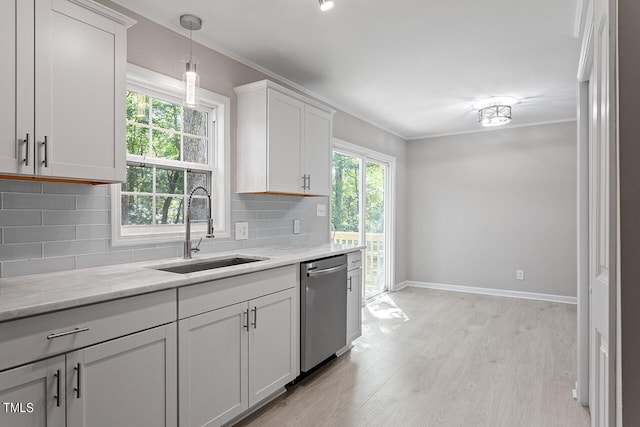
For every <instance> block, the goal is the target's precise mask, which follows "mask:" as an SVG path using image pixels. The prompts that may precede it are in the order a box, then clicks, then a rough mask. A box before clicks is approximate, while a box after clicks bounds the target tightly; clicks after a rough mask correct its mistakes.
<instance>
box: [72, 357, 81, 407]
mask: <svg viewBox="0 0 640 427" xmlns="http://www.w3.org/2000/svg"><path fill="white" fill-rule="evenodd" d="M73 370H74V371H78V376H77V377H76V386H75V387H74V388H73V391H75V392H76V399H80V362H78V363H77V364H76V366H75V367H74V368H73Z"/></svg>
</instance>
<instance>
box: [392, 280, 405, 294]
mask: <svg viewBox="0 0 640 427" xmlns="http://www.w3.org/2000/svg"><path fill="white" fill-rule="evenodd" d="M407 286H409V281H408V280H405V281H404V282H400V283H396V285H395V286H394V287H393V289H392V290H391V292H398V291H399V290H401V289H404V288H406V287H407Z"/></svg>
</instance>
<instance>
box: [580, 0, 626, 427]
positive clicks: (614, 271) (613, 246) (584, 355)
mask: <svg viewBox="0 0 640 427" xmlns="http://www.w3.org/2000/svg"><path fill="white" fill-rule="evenodd" d="M607 4H608V6H607V7H608V9H609V10H608V13H609V34H610V40H609V61H610V63H609V75H610V79H611V81H610V83H609V118H608V121H609V138H610V144H613V151H614V154H615V155H613V156H611V159H610V163H609V167H610V170H609V174H610V187H609V191H610V206H609V215H610V225H609V231H610V233H609V242H608V245H609V253H610V262H609V264H610V272H611V273H610V286H609V306H608V310H609V331H608V332H609V343H608V344H609V345H608V350H609V360H610V371H609V373H610V376H609V378H610V380H609V381H610V384H611V385H612V387H611V389H610V390H609V422H610V425H615V423H616V421H617V422H618V423H620V422H621V404H622V399H621V381H622V372H621V363H620V356H621V343H620V308H619V307H620V297H619V296H620V259H619V257H618V253H619V252H618V251H619V247H620V230H619V204H620V200H619V188H620V186H619V173H618V170H619V169H618V168H619V138H618V135H619V133H618V116H617V106H618V104H617V103H618V101H617V100H618V83H617V81H618V40H617V0H607ZM593 10H594V5H593V0H580V1H579V2H578V10H577V13H576V31H575V35H576V36H577V37H580V38H581V40H582V46H581V52H580V59H579V64H578V73H577V80H578V85H577V92H578V103H577V110H578V111H577V116H578V117H577V119H578V120H577V132H578V137H577V179H578V185H577V212H576V214H577V238H578V245H577V293H578V312H577V323H578V348H577V350H578V351H577V356H578V358H577V381H576V395H575V397H576V399H577V401H578V402H579V403H580V404H581V405H583V406H589V405H590V401H589V395H590V390H589V381H590V378H589V376H590V327H591V325H590V321H591V307H590V302H591V301H590V296H591V295H590V283H589V282H590V270H591V267H592V266H591V254H590V240H589V231H590V223H589V221H590V212H589V209H590V206H589V204H590V203H589V198H590V194H591V188H590V181H589V180H590V176H589V165H590V162H591V153H590V145H589V140H590V132H591V120H592V117H591V114H590V113H591V111H590V110H591V100H590V95H589V82H590V78H591V74H592V69H593V61H594V58H593V49H594V40H593V37H594V11H593Z"/></svg>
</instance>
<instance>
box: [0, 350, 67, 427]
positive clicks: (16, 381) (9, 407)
mask: <svg viewBox="0 0 640 427" xmlns="http://www.w3.org/2000/svg"><path fill="white" fill-rule="evenodd" d="M0 403H1V404H2V405H3V407H2V408H0V426H13V427H45V426H64V425H65V383H64V356H57V357H50V358H49V359H46V360H43V361H40V362H36V363H31V364H29V365H25V366H21V367H19V368H15V369H10V370H8V371H5V372H2V373H0Z"/></svg>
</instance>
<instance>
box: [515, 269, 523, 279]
mask: <svg viewBox="0 0 640 427" xmlns="http://www.w3.org/2000/svg"><path fill="white" fill-rule="evenodd" d="M516 280H524V270H516Z"/></svg>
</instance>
